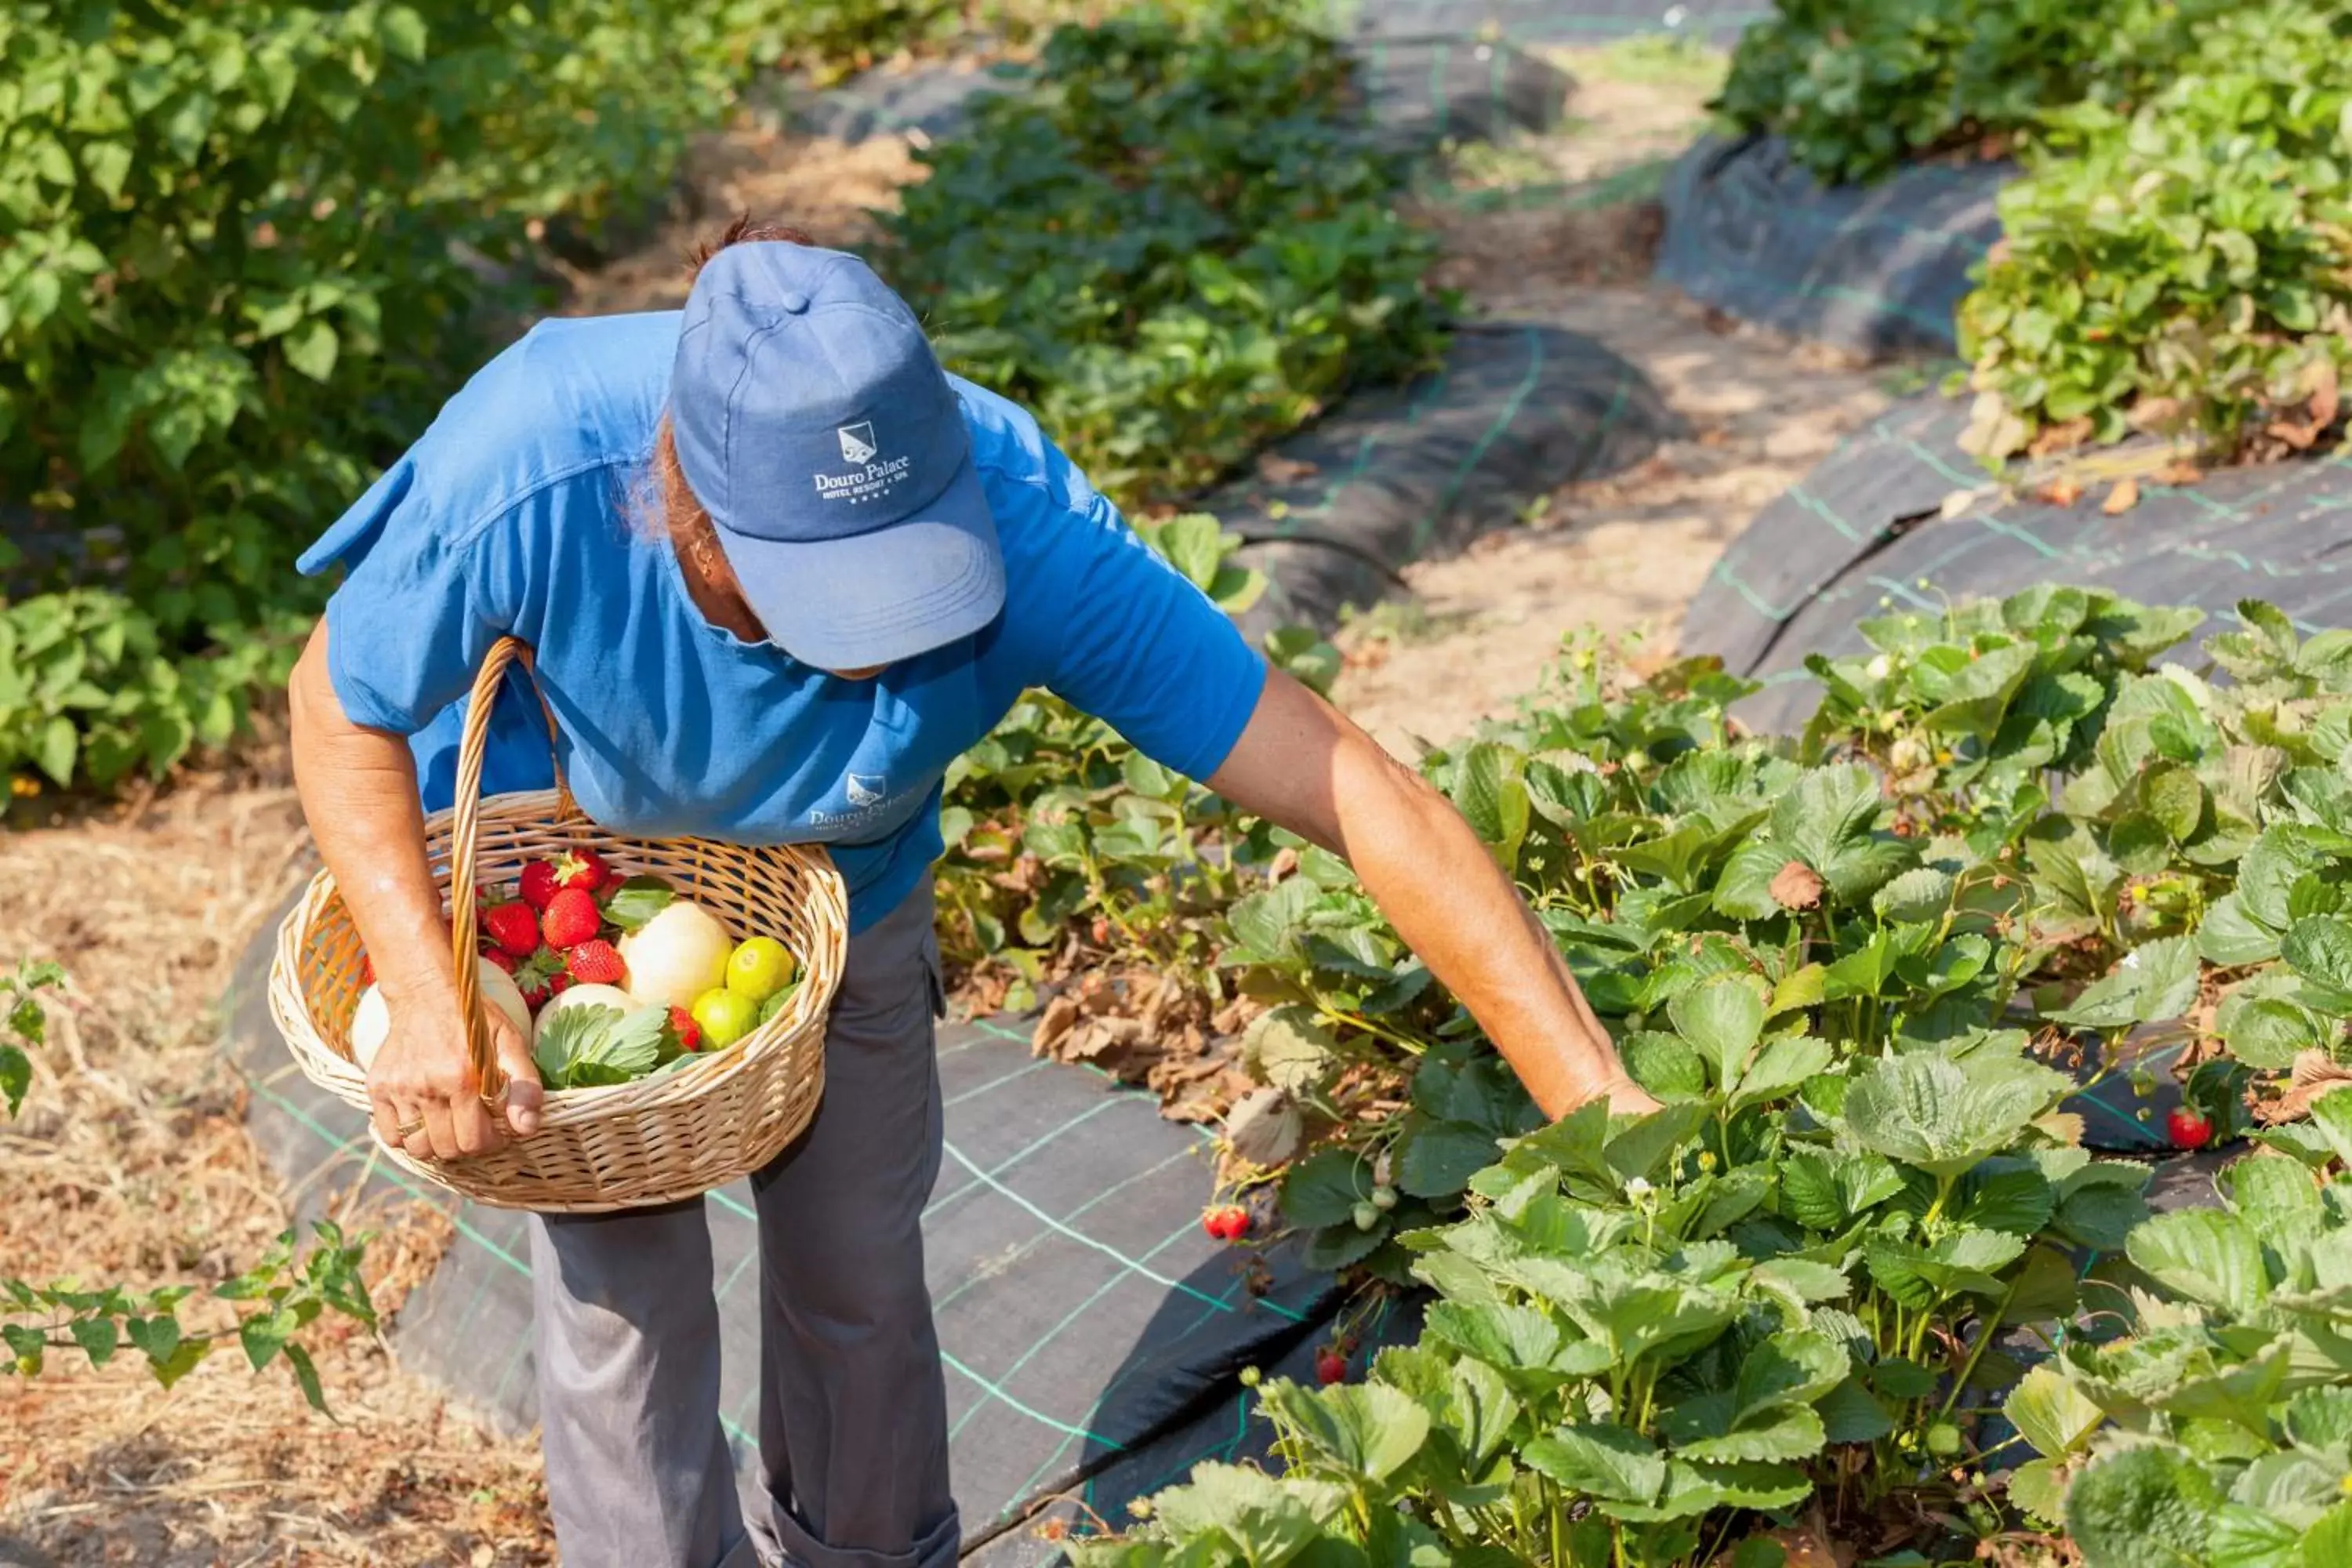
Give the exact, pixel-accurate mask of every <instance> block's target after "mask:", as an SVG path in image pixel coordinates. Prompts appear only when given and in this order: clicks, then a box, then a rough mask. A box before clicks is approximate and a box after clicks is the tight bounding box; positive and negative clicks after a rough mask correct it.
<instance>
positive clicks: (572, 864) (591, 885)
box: [555, 849, 613, 893]
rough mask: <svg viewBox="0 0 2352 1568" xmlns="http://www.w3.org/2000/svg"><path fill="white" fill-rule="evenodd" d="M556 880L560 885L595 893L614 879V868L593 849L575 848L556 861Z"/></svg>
mask: <svg viewBox="0 0 2352 1568" xmlns="http://www.w3.org/2000/svg"><path fill="white" fill-rule="evenodd" d="M555 880H556V884H557V885H558V886H559V887H565V888H578V889H580V890H581V891H583V892H587V893H593V892H594V891H596V889H599V888H602V887H603V886H604V884H605V883H607V882H610V881H611V880H613V868H611V867H610V866H607V865H605V864H604V857H603V856H601V855H599V854H597V853H596V851H594V850H593V849H574V850H572V851H570V852H569V853H567V854H566V855H565V856H564V857H563V858H562V859H561V860H558V861H557V862H556V863H555Z"/></svg>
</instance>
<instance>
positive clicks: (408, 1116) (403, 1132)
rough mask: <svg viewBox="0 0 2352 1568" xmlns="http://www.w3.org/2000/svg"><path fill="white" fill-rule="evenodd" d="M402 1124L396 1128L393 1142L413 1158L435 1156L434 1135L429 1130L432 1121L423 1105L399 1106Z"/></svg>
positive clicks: (419, 1158)
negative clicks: (426, 1114)
mask: <svg viewBox="0 0 2352 1568" xmlns="http://www.w3.org/2000/svg"><path fill="white" fill-rule="evenodd" d="M399 1113H400V1124H399V1126H398V1127H396V1128H395V1129H394V1138H393V1142H394V1144H395V1145H397V1146H398V1147H399V1148H401V1149H403V1150H404V1151H405V1152H407V1154H408V1157H409V1158H410V1159H412V1160H430V1159H431V1158H433V1135H432V1133H431V1132H430V1131H427V1128H428V1127H429V1126H430V1122H429V1121H428V1119H427V1118H426V1116H425V1108H424V1107H423V1106H421V1105H403V1106H401V1107H400V1108H399Z"/></svg>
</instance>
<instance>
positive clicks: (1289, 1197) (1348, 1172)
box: [1282, 1149, 1372, 1230]
mask: <svg viewBox="0 0 2352 1568" xmlns="http://www.w3.org/2000/svg"><path fill="white" fill-rule="evenodd" d="M1371 1196H1372V1173H1371V1169H1370V1166H1368V1165H1366V1164H1365V1163H1364V1162H1363V1160H1362V1159H1361V1158H1360V1157H1359V1156H1358V1155H1357V1154H1355V1153H1354V1152H1352V1151H1349V1150H1346V1149H1326V1150H1324V1151H1323V1152H1321V1153H1318V1154H1310V1155H1308V1156H1307V1158H1306V1159H1304V1160H1302V1161H1300V1162H1299V1163H1297V1164H1296V1165H1293V1166H1292V1167H1291V1168H1290V1170H1289V1173H1287V1174H1286V1175H1285V1176H1284V1177H1283V1180H1282V1213H1283V1217H1284V1218H1286V1219H1287V1220H1288V1221H1289V1222H1290V1223H1291V1224H1292V1225H1295V1226H1298V1227H1300V1228H1301V1229H1304V1230H1318V1229H1320V1228H1322V1227H1324V1226H1339V1225H1348V1226H1352V1224H1353V1219H1352V1216H1353V1215H1354V1214H1355V1212H1356V1205H1358V1204H1360V1203H1369V1202H1370V1201H1371Z"/></svg>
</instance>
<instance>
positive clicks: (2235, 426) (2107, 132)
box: [1959, 4, 2352, 462]
mask: <svg viewBox="0 0 2352 1568" xmlns="http://www.w3.org/2000/svg"><path fill="white" fill-rule="evenodd" d="M2347 43H2352V9H2347V8H2346V7H2344V6H2342V5H2302V4H2277V5H2258V6H2252V7H2233V8H2231V9H2230V10H2229V11H2227V12H2224V13H2223V14H2222V15H2221V16H2217V17H2215V18H2213V19H2210V20H2209V21H2206V22H2203V23H2202V24H2200V26H2199V27H2198V29H2197V45H2196V47H2195V48H2194V49H2193V50H2192V51H2190V52H2189V54H2188V55H2187V56H2186V57H2185V58H2182V59H2181V60H2180V61H2179V62H2178V64H2177V68H2176V71H2175V73H2174V74H2173V75H2172V76H2171V77H2170V78H2169V79H2168V80H2166V81H2165V82H2164V83H2163V84H2162V85H2161V87H2160V89H2158V90H2155V91H2152V92H2151V93H2150V94H2148V95H2147V98H2146V99H2145V100H2142V101H2138V102H2136V103H2134V104H2132V105H2130V106H2129V107H2127V108H2125V107H2109V106H2106V105H2099V104H2085V105H2082V106H2080V107H2077V108H2074V109H2071V110H2066V111H2064V112H2063V113H2059V114H2053V115H2052V116H2051V117H2050V120H2049V134H2048V138H2047V145H2046V147H2044V148H2042V149H2040V150H2037V152H2036V153H2034V154H2033V156H2032V158H2031V159H2030V160H2029V173H2028V175H2027V177H2026V178H2025V179H2024V180H2022V181H2021V182H2019V183H2018V184H2015V185H2013V186H2011V188H2009V189H2008V190H2007V191H2005V192H2004V193H2003V194H2002V197H2001V218H2002V224H2003V227H2004V229H2005V230H2006V233H2007V241H2006V244H2005V246H2004V247H2003V250H2002V252H2001V254H2000V256H1999V257H1998V258H1996V259H1995V260H1993V261H1992V262H1991V263H1990V264H1989V265H1988V266H1987V268H1985V271H1984V275H1983V280H1982V284H1981V286H1980V287H1979V289H1978V290H1977V291H1976V292H1975V293H1974V294H1972V295H1970V296H1969V299H1968V300H1966V301H1965V302H1964V303H1963V305H1962V306H1961V309H1960V316H1959V327H1960V343H1961V353H1962V355H1963V357H1965V358H1967V359H1969V360H1970V361H1971V362H1973V363H1974V366H1975V369H1974V372H1973V375H1972V384H1973V385H1974V386H1975V388H1976V389H1977V391H1978V393H1979V400H1978V410H1977V419H1976V422H1975V424H1974V426H1972V428H1971V431H1970V437H1969V445H1970V446H1971V447H1972V449H1974V450H1976V451H1978V452H1979V453H1980V455H1982V456H1983V457H1985V458H1987V459H1989V460H1991V461H1995V462H1997V461H1999V460H2000V459H2001V458H2007V457H2008V456H2010V455H2011V453H2013V452H2017V451H2019V450H2021V449H2023V448H2024V447H2026V446H2027V445H2028V444H2029V443H2030V442H2032V441H2033V440H2034V439H2035V438H2036V437H2038V436H2042V434H2043V433H2044V432H2045V431H2048V432H2050V435H2049V436H2048V437H2046V440H2048V441H2057V440H2075V441H2079V440H2084V439H2091V440H2098V441H2112V440H2115V439H2117V438H2118V437H2122V436H2123V435H2125V434H2126V433H2127V432H2128V431H2129V430H2131V429H2133V428H2140V429H2149V430H2156V431H2158V432H2161V433H2163V434H2166V435H2175V436H2182V437H2190V438H2193V439H2195V440H2196V441H2198V442H2200V444H2202V445H2204V446H2206V447H2210V448H2212V449H2214V450H2215V451H2216V452H2217V453H2218V454H2220V455H2221V456H2223V457H2228V456H2233V455H2236V454H2238V453H2240V452H2241V451H2252V452H2253V453H2255V454H2257V455H2275V454H2278V453H2282V452H2287V451H2294V450H2302V449H2305V448H2308V447H2311V446H2312V445H2313V444H2314V443H2315V442H2316V441H2318V440H2319V439H2321V438H2322V437H2325V436H2326V434H2327V433H2328V431H2329V429H2330V427H2331V426H2333V425H2334V424H2335V422H2336V416H2337V411H2338V408H2339V398H2338V395H2337V387H2338V384H2339V382H2340V380H2341V379H2342V376H2343V374H2344V372H2345V371H2346V369H2347V354H2352V350H2347V347H2346V342H2347V328H2352V274H2347V270H2346V267H2345V255H2346V252H2347V248H2352V174H2347V162H2346V159H2345V155H2344V150H2343V146H2342V143H2341V127H2342V123H2343V120H2344V115H2345V113H2346V106H2347V103H2352V67H2347V63H2346V62H2347Z"/></svg>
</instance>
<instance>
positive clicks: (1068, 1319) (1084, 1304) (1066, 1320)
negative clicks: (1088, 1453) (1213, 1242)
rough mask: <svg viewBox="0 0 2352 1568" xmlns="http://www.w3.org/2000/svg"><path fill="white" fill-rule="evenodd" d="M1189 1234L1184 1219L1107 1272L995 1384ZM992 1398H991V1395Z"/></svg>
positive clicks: (1018, 1492) (951, 1435) (961, 1421)
mask: <svg viewBox="0 0 2352 1568" xmlns="http://www.w3.org/2000/svg"><path fill="white" fill-rule="evenodd" d="M1190 1235H1192V1222H1191V1221H1189V1220H1188V1221H1186V1222H1185V1223H1184V1224H1182V1225H1181V1226H1177V1227H1176V1228H1175V1229H1174V1230H1171V1231H1170V1232H1169V1233H1168V1234H1167V1235H1166V1236H1164V1237H1160V1240H1159V1241H1158V1242H1156V1243H1154V1244H1153V1245H1152V1246H1150V1247H1147V1248H1145V1249H1144V1252H1143V1255H1142V1256H1141V1257H1140V1258H1138V1259H1136V1260H1135V1261H1134V1262H1131V1263H1123V1264H1121V1265H1120V1266H1119V1267H1118V1268H1117V1269H1115V1270H1114V1271H1113V1272H1112V1273H1111V1276H1110V1278H1108V1279H1105V1280H1104V1281H1103V1282H1102V1283H1101V1284H1099V1285H1097V1286H1096V1287H1095V1289H1094V1290H1093V1292H1092V1293H1091V1294H1089V1295H1088V1296H1087V1298H1086V1299H1085V1300H1082V1301H1080V1302H1079V1303H1078V1304H1077V1305H1076V1306H1075V1307H1072V1308H1071V1309H1070V1310H1068V1311H1066V1312H1065V1313H1063V1314H1062V1316H1061V1317H1060V1318H1059V1319H1058V1320H1056V1321H1055V1323H1054V1325H1053V1326H1052V1327H1051V1328H1048V1329H1047V1330H1045V1332H1043V1333H1041V1334H1039V1335H1038V1336H1037V1338H1036V1339H1035V1340H1034V1341H1033V1342H1031V1343H1030V1346H1029V1348H1028V1349H1027V1350H1024V1351H1023V1352H1021V1353H1020V1354H1019V1355H1017V1356H1015V1357H1013V1361H1012V1363H1011V1364H1010V1365H1008V1366H1006V1367H1005V1368H1004V1369H1003V1371H1002V1372H999V1373H997V1374H996V1376H997V1381H998V1382H1000V1383H1010V1382H1012V1381H1013V1378H1015V1377H1017V1376H1019V1375H1020V1373H1021V1369H1022V1368H1023V1367H1024V1366H1027V1365H1028V1364H1029V1363H1030V1362H1031V1361H1032V1360H1034V1359H1035V1357H1036V1355H1037V1353H1038V1352H1040V1351H1042V1350H1044V1349H1045V1347H1046V1346H1047V1345H1050V1344H1052V1343H1053V1342H1054V1341H1055V1339H1057V1338H1059V1337H1060V1336H1061V1333H1062V1331H1063V1330H1065V1329H1067V1328H1068V1327H1070V1326H1071V1325H1072V1324H1074V1323H1076V1321H1078V1320H1079V1319H1081V1318H1083V1317H1085V1316H1086V1315H1087V1311H1088V1310H1090V1309H1092V1307H1093V1306H1094V1304H1095V1303H1096V1302H1097V1301H1099V1300H1102V1299H1103V1298H1104V1297H1105V1296H1108V1295H1109V1294H1110V1292H1111V1291H1112V1290H1113V1289H1117V1288H1118V1286H1120V1285H1123V1284H1125V1283H1126V1282H1127V1281H1128V1280H1129V1279H1132V1278H1134V1277H1135V1276H1136V1275H1138V1274H1141V1273H1143V1272H1145V1269H1144V1265H1146V1264H1149V1263H1150V1261H1151V1260H1152V1259H1153V1258H1157V1257H1159V1256H1160V1254H1161V1253H1163V1252H1165V1251H1167V1250H1168V1249H1169V1248H1170V1247H1173V1246H1175V1245H1176V1244H1177V1243H1178V1242H1180V1241H1181V1240H1183V1239H1184V1238H1185V1237H1188V1236H1190ZM992 1397H993V1394H992ZM986 1408H988V1405H987V1402H986V1401H984V1400H983V1401H982V1402H981V1403H980V1404H977V1405H972V1406H971V1407H970V1408H969V1409H967V1410H965V1411H964V1413H963V1414H962V1415H959V1416H957V1417H956V1419H955V1423H954V1425H953V1426H950V1427H949V1428H948V1441H949V1442H950V1444H952V1443H953V1442H954V1441H955V1440H956V1438H957V1436H960V1435H961V1433H962V1431H963V1429H964V1427H965V1426H966V1425H968V1424H969V1423H970V1422H971V1418H972V1417H973V1416H975V1415H979V1414H980V1413H981V1412H982V1410H985V1409H986ZM1064 1441H1065V1442H1067V1441H1068V1437H1067V1436H1066V1435H1065V1437H1064ZM1036 1479H1037V1478H1036V1475H1035V1474H1032V1475H1031V1477H1030V1478H1029V1479H1028V1480H1027V1481H1024V1482H1023V1483H1022V1484H1021V1486H1020V1487H1018V1488H1017V1489H1015V1490H1014V1492H1013V1495H1014V1497H1016V1498H1019V1497H1022V1496H1025V1495H1026V1494H1027V1492H1028V1489H1029V1488H1030V1486H1032V1485H1033V1484H1034V1482H1035V1481H1036Z"/></svg>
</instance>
